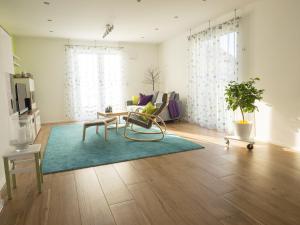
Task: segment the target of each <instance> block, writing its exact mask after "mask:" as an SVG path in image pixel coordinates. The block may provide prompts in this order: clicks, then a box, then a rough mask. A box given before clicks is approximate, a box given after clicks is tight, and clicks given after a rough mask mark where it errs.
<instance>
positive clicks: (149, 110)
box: [141, 102, 156, 121]
mask: <svg viewBox="0 0 300 225" xmlns="http://www.w3.org/2000/svg"><path fill="white" fill-rule="evenodd" d="M155 111H156V108H155V106H154V105H153V104H152V102H148V104H147V105H146V106H145V107H144V109H143V111H142V113H145V114H148V115H152V114H153V113H155ZM141 118H142V120H144V121H147V120H148V119H147V117H146V116H141Z"/></svg>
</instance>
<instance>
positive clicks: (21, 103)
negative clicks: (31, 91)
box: [16, 84, 28, 114]
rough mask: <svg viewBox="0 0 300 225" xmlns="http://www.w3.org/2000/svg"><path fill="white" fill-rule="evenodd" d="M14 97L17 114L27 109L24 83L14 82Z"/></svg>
mask: <svg viewBox="0 0 300 225" xmlns="http://www.w3.org/2000/svg"><path fill="white" fill-rule="evenodd" d="M16 97H17V99H16V100H17V108H18V112H19V114H22V113H24V112H26V111H27V110H28V108H26V105H25V98H27V92H26V85H25V84H16Z"/></svg>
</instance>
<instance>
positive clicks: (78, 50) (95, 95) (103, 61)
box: [65, 46, 124, 120]
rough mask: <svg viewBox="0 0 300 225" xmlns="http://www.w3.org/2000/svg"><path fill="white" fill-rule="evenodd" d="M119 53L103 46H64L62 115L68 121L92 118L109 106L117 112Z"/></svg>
mask: <svg viewBox="0 0 300 225" xmlns="http://www.w3.org/2000/svg"><path fill="white" fill-rule="evenodd" d="M121 56H122V54H121V52H120V50H118V49H113V48H103V47H85V46H66V57H67V72H66V80H65V90H66V99H65V100H66V101H65V102H66V104H65V105H66V116H67V117H68V118H70V119H72V120H90V119H95V118H96V113H97V111H104V109H105V107H107V106H112V108H113V110H114V111H117V110H121V109H122V108H123V105H124V103H123V102H122V83H123V80H122V74H123V69H122V64H123V63H122V57H121Z"/></svg>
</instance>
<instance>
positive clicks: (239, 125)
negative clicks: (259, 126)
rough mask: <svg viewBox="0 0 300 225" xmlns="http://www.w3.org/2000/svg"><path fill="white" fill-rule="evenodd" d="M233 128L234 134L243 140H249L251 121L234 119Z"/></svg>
mask: <svg viewBox="0 0 300 225" xmlns="http://www.w3.org/2000/svg"><path fill="white" fill-rule="evenodd" d="M234 130H235V136H237V137H239V138H240V139H243V140H249V138H250V135H251V131H252V123H250V122H244V121H234Z"/></svg>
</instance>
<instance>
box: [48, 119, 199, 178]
mask: <svg viewBox="0 0 300 225" xmlns="http://www.w3.org/2000/svg"><path fill="white" fill-rule="evenodd" d="M123 129H124V128H121V129H119V131H118V134H116V130H115V129H109V135H108V141H104V138H103V127H100V129H99V134H96V133H95V127H91V128H88V129H87V132H86V139H85V142H82V125H80V124H72V125H63V126H56V127H53V128H52V130H51V133H50V136H49V140H48V144H47V147H46V152H45V155H44V159H43V173H44V174H48V173H55V172H61V171H67V170H74V169H80V168H86V167H92V166H98V165H103V164H110V163H116V162H122V161H128V160H133V159H140V158H145V157H150V156H158V155H164V154H169V153H175V152H182V151H189V150H195V149H201V148H203V146H201V145H199V144H195V143H193V142H191V141H188V140H186V139H183V138H180V137H178V136H176V135H172V134H167V135H166V136H165V138H164V139H163V140H162V141H160V142H133V141H129V140H127V139H125V138H124V137H123V131H124V130H123ZM132 135H133V136H134V137H141V134H134V133H133V134H132ZM143 137H145V136H143ZM146 137H149V136H146ZM151 137H152V138H153V137H155V136H154V135H151Z"/></svg>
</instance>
